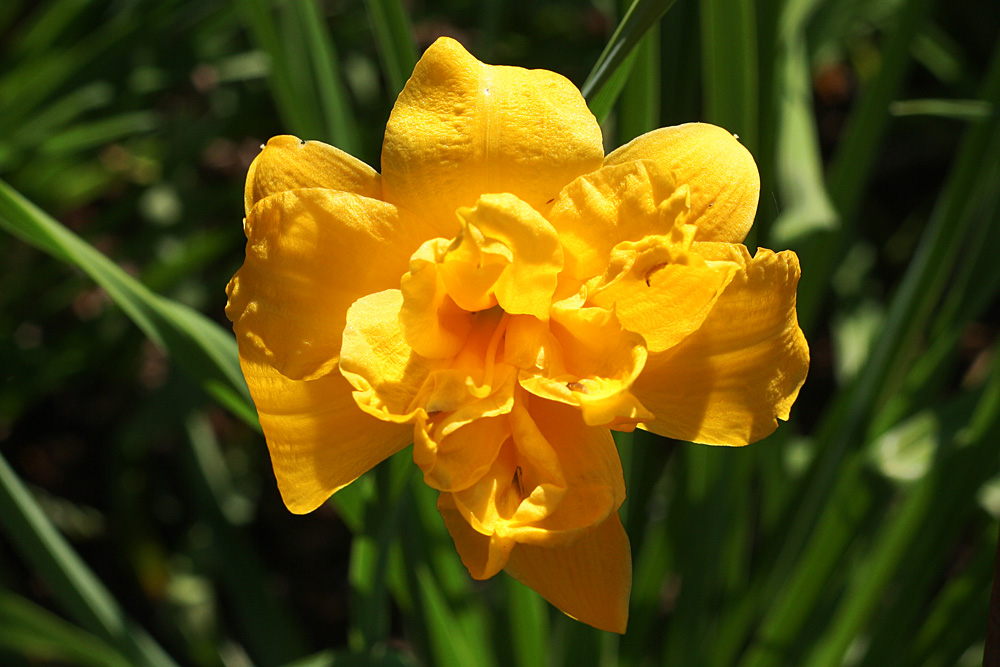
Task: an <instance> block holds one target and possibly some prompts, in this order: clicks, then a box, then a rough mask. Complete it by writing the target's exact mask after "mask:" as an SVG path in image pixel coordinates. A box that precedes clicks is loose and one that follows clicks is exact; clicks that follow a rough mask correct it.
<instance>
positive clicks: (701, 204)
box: [604, 123, 760, 243]
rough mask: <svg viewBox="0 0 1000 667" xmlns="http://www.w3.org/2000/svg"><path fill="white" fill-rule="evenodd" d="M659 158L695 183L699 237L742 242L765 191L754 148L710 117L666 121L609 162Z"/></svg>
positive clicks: (693, 203)
mask: <svg viewBox="0 0 1000 667" xmlns="http://www.w3.org/2000/svg"><path fill="white" fill-rule="evenodd" d="M633 160H654V161H656V162H657V163H658V164H660V165H661V166H663V167H666V168H667V169H670V170H671V171H673V172H674V175H675V176H676V177H677V182H678V183H686V184H687V185H688V187H690V188H691V220H692V221H694V222H695V223H696V224H697V225H698V230H699V231H698V235H697V236H696V239H697V240H698V241H726V242H729V243H740V242H742V241H743V239H745V238H746V236H747V232H749V231H750V226H751V225H752V224H753V218H754V215H755V214H756V213H757V200H758V199H759V197H760V175H759V174H758V173H757V164H756V163H755V162H754V160H753V156H751V155H750V152H749V151H748V150H747V149H746V148H744V147H743V145H742V144H741V143H740V142H739V141H738V140H737V139H736V137H734V136H733V135H732V134H730V133H729V132H727V131H726V130H724V129H722V128H721V127H717V126H715V125H708V124H706V123H687V124H685V125H677V126H675V127H664V128H660V129H658V130H653V131H652V132H648V133H646V134H644V135H642V136H640V137H636V138H635V139H633V140H632V141H630V142H629V143H627V144H625V145H624V146H622V147H621V148H619V149H617V150H615V151H613V152H612V153H611V154H609V155H608V157H607V158H605V160H604V164H606V165H613V164H624V163H627V162H631V161H633Z"/></svg>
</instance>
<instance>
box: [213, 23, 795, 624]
mask: <svg viewBox="0 0 1000 667" xmlns="http://www.w3.org/2000/svg"><path fill="white" fill-rule="evenodd" d="M759 188H760V185H759V179H758V175H757V168H756V165H755V164H754V161H753V158H752V157H751V156H750V154H749V153H748V152H747V151H746V150H745V149H744V148H743V147H742V146H741V145H740V144H739V142H738V141H737V140H736V139H735V138H734V137H733V136H732V135H730V134H729V133H727V132H726V131H724V130H722V129H720V128H717V127H714V126H711V125H704V124H697V123H695V124H689V125H682V126H679V127H672V128H664V129H660V130H656V131H654V132H650V133H649V134H646V135H644V136H642V137H639V138H638V139H635V140H634V141H632V142H631V143H629V144H628V145H626V146H623V147H622V148H619V149H618V150H616V151H614V152H612V153H611V154H610V155H607V156H605V155H604V151H603V146H602V139H601V131H600V128H599V127H598V125H597V122H596V121H595V119H594V117H593V115H592V114H591V113H590V112H589V111H588V109H587V106H586V104H585V103H584V101H583V98H582V97H581V96H580V93H579V92H578V91H577V90H576V88H574V87H573V85H572V84H571V83H570V82H569V81H567V80H566V79H564V78H563V77H561V76H559V75H558V74H554V73H552V72H547V71H543V70H524V69H520V68H515V67H493V66H489V65H484V64H482V63H480V62H479V61H477V60H476V59H475V58H473V57H472V56H471V55H469V54H468V53H467V52H466V51H465V50H464V49H463V48H462V47H461V46H460V45H459V44H458V43H457V42H455V41H453V40H450V39H446V38H442V39H439V40H438V41H437V42H435V43H434V44H433V45H432V46H431V47H430V48H429V49H428V50H427V52H426V53H425V54H424V56H423V58H421V60H420V62H419V63H418V64H417V66H416V69H415V70H414V72H413V76H412V77H411V78H410V80H409V82H408V83H407V84H406V87H405V88H404V89H403V92H402V93H401V94H400V96H399V99H398V100H397V102H396V105H395V107H394V108H393V111H392V115H391V117H390V118H389V123H388V126H387V128H386V133H385V143H384V145H383V149H382V173H381V175H380V174H378V173H376V172H375V171H374V170H373V169H371V168H370V167H368V166H367V165H365V164H363V163H361V162H359V161H358V160H356V159H354V158H352V157H351V156H349V155H347V154H345V153H343V152H341V151H339V150H337V149H336V148H333V147H331V146H327V145H324V144H321V143H317V142H312V141H310V142H303V141H299V140H298V139H295V138H293V137H287V136H285V137H276V138H274V139H272V140H271V141H269V142H268V144H267V146H266V147H265V148H264V150H263V151H262V152H261V153H260V155H259V156H258V157H257V159H256V160H255V161H254V163H253V164H252V165H251V167H250V173H249V174H248V176H247V185H246V195H245V197H246V202H245V203H246V221H245V231H246V235H247V239H248V241H247V256H246V263H245V264H244V265H243V267H242V268H241V269H240V270H239V272H238V273H237V274H236V276H234V277H233V279H232V281H231V282H230V284H229V288H228V290H227V292H228V294H229V303H228V305H227V307H226V313H227V315H228V316H229V318H230V319H231V320H232V321H233V323H234V328H235V331H236V335H237V337H238V340H239V349H240V361H241V363H242V366H243V372H244V375H245V376H246V379H247V382H248V383H249V385H250V391H251V393H252V395H253V398H254V401H255V403H256V405H257V411H258V414H259V415H260V421H261V425H262V427H263V429H264V434H265V436H266V439H267V443H268V447H269V449H270V453H271V460H272V462H273V465H274V472H275V475H276V477H277V480H278V487H279V489H280V490H281V494H282V497H283V498H284V501H285V503H286V505H287V506H288V508H289V509H290V510H291V511H292V512H296V513H305V512H310V511H312V510H313V509H315V508H316V507H318V506H319V505H320V504H322V503H323V502H324V501H325V500H326V499H327V498H328V497H329V496H330V495H331V494H333V493H334V492H336V491H337V490H338V489H340V488H342V487H344V486H346V485H347V484H350V483H351V482H352V481H353V480H355V479H356V478H357V477H358V476H360V475H361V474H363V473H364V472H365V471H367V470H368V469H370V468H371V467H373V466H374V465H376V464H377V463H379V462H380V461H382V460H383V459H385V458H386V457H388V456H391V455H392V454H394V453H396V452H397V451H399V450H401V449H402V448H404V447H405V446H407V445H409V444H410V443H411V442H412V443H413V459H414V461H415V462H416V464H417V465H418V466H419V467H420V469H421V471H422V472H423V476H424V480H425V482H426V483H427V484H429V485H430V486H431V487H433V488H434V489H437V490H438V491H439V492H440V495H439V501H438V508H439V510H440V512H441V515H442V516H443V517H444V521H445V524H446V525H447V527H448V530H449V532H450V533H451V535H452V537H453V539H454V541H455V546H456V548H457V549H458V552H459V554H460V555H461V558H462V561H463V562H464V563H465V565H466V567H467V568H468V569H469V572H470V573H471V575H472V576H473V577H475V578H476V579H485V578H487V577H491V576H493V575H494V574H496V573H497V572H499V571H500V570H501V569H504V570H506V571H507V572H508V573H509V574H511V575H512V576H514V577H516V578H517V579H519V580H520V581H522V582H524V583H525V584H527V585H528V586H530V587H532V588H534V589H535V590H536V591H538V592H539V593H540V594H541V595H543V596H544V597H545V598H546V599H548V600H549V601H550V602H552V603H553V604H554V605H556V606H557V607H559V608H560V609H561V610H563V611H564V612H565V613H567V614H569V615H571V616H573V617H575V618H577V619H579V620H581V621H583V622H586V623H589V624H591V625H594V626H596V627H598V628H602V629H605V630H611V631H615V632H624V630H625V625H626V621H627V615H628V597H629V589H630V586H631V563H630V555H629V544H628V538H627V537H626V535H625V532H624V530H623V529H622V525H621V522H620V520H619V518H618V511H617V510H618V508H619V506H620V505H621V503H622V501H623V500H624V498H625V488H624V482H623V478H622V470H621V463H620V462H619V458H618V454H617V450H616V449H615V444H614V441H613V440H612V438H611V432H610V429H618V430H626V431H627V430H631V429H633V428H634V427H636V426H639V427H640V428H644V429H648V430H650V431H653V432H654V433H659V434H661V435H664V436H667V437H671V438H679V439H682V440H690V441H694V442H701V443H708V444H719V445H745V444H747V443H749V442H753V441H755V440H759V439H760V438H763V437H764V436H766V435H768V434H769V433H771V432H772V431H773V430H774V429H775V428H776V426H777V422H776V418H780V419H787V417H788V411H789V409H790V407H791V405H792V403H793V402H794V400H795V397H796V396H797V394H798V391H799V387H800V386H801V385H802V383H803V381H804V380H805V375H806V370H807V367H808V348H807V346H806V342H805V339H804V338H803V336H802V332H801V331H800V329H799V327H798V324H797V322H796V316H795V287H796V284H797V282H798V277H799V266H798V259H797V258H796V256H795V254H794V253H792V252H781V253H773V252H771V251H769V250H763V249H762V250H760V251H758V252H757V254H756V255H755V256H753V257H751V256H750V254H749V253H748V252H747V250H746V248H745V247H744V246H742V245H739V244H740V243H741V242H742V240H743V239H744V237H745V236H746V234H747V231H748V230H749V228H750V225H751V223H752V221H753V216H754V213H755V212H756V207H757V198H758V193H759Z"/></svg>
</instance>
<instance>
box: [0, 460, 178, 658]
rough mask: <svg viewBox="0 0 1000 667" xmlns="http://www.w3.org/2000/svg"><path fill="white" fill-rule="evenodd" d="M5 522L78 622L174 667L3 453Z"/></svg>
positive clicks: (131, 653)
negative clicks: (78, 550)
mask: <svg viewBox="0 0 1000 667" xmlns="http://www.w3.org/2000/svg"><path fill="white" fill-rule="evenodd" d="M0 524H2V525H3V529H4V533H5V534H6V535H7V536H8V537H9V538H10V540H11V542H12V543H13V544H14V545H15V546H16V547H17V549H18V551H19V552H20V554H21V557H22V558H23V559H24V561H25V562H26V563H30V564H31V565H32V566H33V567H34V568H35V569H37V571H38V573H39V574H40V575H41V576H42V578H43V579H44V581H45V583H46V584H47V585H48V586H49V588H50V589H51V590H52V592H53V594H54V595H55V596H56V598H57V599H58V600H59V602H60V604H62V606H63V608H64V609H66V611H67V613H68V614H69V615H70V616H71V617H73V618H74V619H76V621H77V622H78V623H79V624H80V625H81V626H83V627H84V628H86V629H87V630H89V631H91V632H93V633H94V634H96V635H97V636H99V637H102V638H104V639H105V640H107V641H108V642H110V643H111V644H112V645H113V646H116V647H117V648H118V649H119V650H121V651H122V653H123V654H124V655H126V656H127V657H129V658H130V659H131V660H132V661H134V662H135V663H136V664H143V665H151V666H163V667H168V666H173V665H175V663H174V661H173V660H172V659H171V658H170V657H169V656H168V655H167V654H166V653H165V652H164V651H163V649H162V648H160V646H159V645H158V644H157V643H156V642H155V641H153V639H152V638H151V637H150V636H149V635H147V634H146V632H145V631H144V630H142V629H141V628H139V627H138V626H136V625H135V624H134V623H133V622H132V621H131V620H129V619H128V618H127V617H126V616H125V614H124V612H123V611H122V609H121V607H119V606H118V602H117V601H116V600H115V599H114V598H113V597H112V596H111V594H110V593H109V592H108V590H107V589H106V588H104V585H103V584H102V583H101V582H100V581H99V580H98V579H97V577H96V576H95V575H94V573H93V572H92V571H91V570H90V568H88V567H87V565H86V564H85V563H84V562H83V561H82V560H81V559H80V557H79V556H78V555H77V554H76V552H75V551H73V549H72V547H70V545H69V544H68V543H67V542H66V540H65V539H64V538H63V536H62V535H60V534H59V532H58V531H57V530H56V528H55V526H53V525H52V523H51V522H50V521H49V519H48V517H46V516H45V513H44V512H43V511H42V509H41V508H40V507H39V506H38V503H36V502H35V499H34V498H32V496H31V494H30V493H29V492H28V490H27V489H26V488H25V487H24V484H23V483H22V482H21V480H20V479H19V478H18V477H17V475H16V474H15V473H14V471H13V470H12V469H11V467H10V466H9V465H8V463H7V460H6V459H5V458H4V457H3V455H0Z"/></svg>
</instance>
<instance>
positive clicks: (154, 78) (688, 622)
mask: <svg viewBox="0 0 1000 667" xmlns="http://www.w3.org/2000/svg"><path fill="white" fill-rule="evenodd" d="M993 5H994V0H960V1H957V2H954V3H950V4H947V5H945V3H934V2H932V1H931V0H700V1H696V0H678V1H677V2H676V3H671V2H669V1H663V0H638V2H636V3H635V6H634V7H633V3H632V2H623V3H620V4H619V5H616V4H615V3H614V2H612V1H611V0H605V1H603V2H599V1H597V0H594V1H593V2H586V1H583V0H579V1H573V0H536V1H535V2H531V3H518V4H512V3H505V2H501V0H487V1H485V2H463V1H460V0H423V1H417V0H414V1H413V2H407V3H401V2H400V1H399V0H365V1H364V2H360V1H351V0H329V1H319V0H240V1H239V2H222V1H221V0H201V1H200V2H192V1H190V0H159V1H157V2H153V1H152V0H45V1H44V2H28V1H27V0H7V1H6V2H4V3H0V179H2V181H3V182H0V185H3V188H2V192H0V199H2V202H0V227H3V229H5V230H6V231H7V232H10V233H11V235H8V234H7V233H6V232H4V233H0V453H2V458H0V482H2V484H0V488H2V489H3V491H4V493H3V495H0V529H2V532H0V538H2V539H0V662H2V663H3V664H12V665H21V664H39V663H40V662H41V663H42V664H80V665H121V664H143V663H148V664H171V663H172V662H176V663H178V664H196V665H248V664H257V665H282V664H295V665H299V666H301V667H306V666H317V667H318V666H323V665H331V664H337V665H339V664H349V665H350V664H359V665H360V664H383V665H415V664H444V665H449V664H454V665H470V664H483V665H499V664H506V663H514V664H518V665H549V664H565V665H588V664H600V665H614V664H622V665H653V664H677V665H735V664H739V665H788V664H795V665H836V664H851V665H864V666H872V667H874V666H881V665H887V664H892V665H951V664H978V662H979V661H980V660H981V656H982V651H983V641H984V637H985V634H986V618H987V609H988V597H989V589H990V582H991V580H992V576H993V555H994V551H995V547H996V535H997V531H998V516H1000V446H998V444H997V443H1000V437H998V436H1000V364H997V363H995V352H996V344H997V332H998V325H1000V322H998V320H997V316H996V308H995V307H996V305H997V296H998V293H1000V269H998V267H997V266H996V262H995V260H994V258H993V253H992V250H993V249H994V248H996V247H998V246H1000V224H998V222H1000V216H998V210H997V205H998V197H1000V161H998V160H997V158H996V156H997V155H1000V114H998V111H997V109H998V106H997V105H998V104H1000V51H998V34H1000V25H998V24H997V21H996V19H995V18H990V17H993V16H994V15H995V11H992V10H995V7H994V6H993ZM630 9H631V13H630V11H629V10H630ZM668 9H669V11H667V10H668ZM663 12H666V13H665V14H664V13H663ZM660 16H662V18H659V17H660ZM623 17H631V18H627V19H626V20H624V21H622V23H621V27H620V29H618V30H616V26H618V25H619V21H620V20H621V19H622V18H623ZM441 34H448V35H452V36H455V37H457V38H458V39H460V40H461V41H462V42H463V43H465V44H466V45H467V46H468V47H469V48H470V50H471V51H472V52H473V53H474V54H475V55H476V56H477V57H479V58H480V59H481V60H483V61H485V62H493V63H503V64H514V65H522V66H526V67H541V68H546V69H551V70H554V71H557V72H560V73H562V74H564V75H566V76H568V77H569V78H570V79H572V80H573V81H574V82H575V83H577V84H578V85H581V86H583V87H584V90H585V91H586V92H587V93H588V101H589V103H590V104H591V107H592V109H594V111H595V113H597V115H598V116H599V117H600V118H601V119H602V120H603V122H604V128H605V136H606V137H607V143H608V145H609V147H614V146H617V145H619V144H621V143H623V142H624V141H627V140H628V139H630V138H632V137H634V136H637V135H638V134H640V133H642V132H645V131H647V130H649V129H652V128H653V127H657V126H661V125H669V124H675V123H682V122H687V121H692V120H706V121H711V122H715V123H718V124H721V125H723V126H725V127H726V128H727V129H730V130H732V131H734V132H736V133H738V134H739V135H740V137H741V140H742V141H743V142H744V143H745V144H746V145H747V146H748V147H750V148H751V150H752V152H753V153H754V155H755V157H756V158H757V161H758V164H759V167H760V170H761V177H762V184H763V188H762V195H761V202H760V208H759V212H758V220H757V223H756V225H755V230H754V232H753V236H752V237H751V239H749V241H751V242H753V243H755V244H758V245H760V246H765V247H772V248H774V249H783V248H786V247H787V248H792V249H794V250H796V251H797V252H798V253H799V256H800V259H801V262H802V266H803V279H802V283H801V286H800V294H799V313H800V320H801V323H802V326H803V328H804V329H805V330H806V333H807V336H808V338H809V341H810V345H811V349H812V358H813V360H812V366H811V369H810V377H809V380H808V381H807V384H806V386H805V387H804V389H803V391H802V395H801V397H800V399H799V402H798V403H797V404H796V407H795V409H794V410H793V420H792V422H790V423H789V424H785V425H783V426H782V427H781V428H780V429H779V430H778V432H777V433H776V434H775V435H774V436H772V437H771V438H769V439H768V440H767V441H765V442H761V443H759V444H756V445H753V446H751V447H748V448H745V449H742V450H728V449H713V448H707V447H703V446H696V445H688V444H683V443H672V442H667V441H663V440H660V439H658V438H656V437H653V436H649V435H647V434H636V435H635V436H634V437H633V436H626V437H622V438H620V441H619V444H620V449H621V454H622V458H623V463H624V466H625V471H626V477H627V482H628V489H629V498H628V500H627V501H626V505H625V506H624V507H623V509H622V516H623V519H624V520H625V523H626V526H627V528H628V532H629V535H630V537H631V540H632V548H633V557H634V566H635V582H634V587H633V592H632V609H631V620H630V626H629V632H628V634H626V635H624V636H623V637H621V638H618V637H612V636H609V635H605V634H603V633H600V632H598V631H595V630H592V629H591V628H588V627H584V626H582V625H580V624H578V623H575V622H574V621H572V620H570V619H567V618H565V617H563V616H562V615H561V614H558V613H557V612H554V611H553V610H552V609H550V608H549V607H548V605H546V604H545V603H544V602H542V601H541V600H540V599H539V598H538V597H537V596H536V595H535V594H534V593H533V592H531V591H528V590H527V589H524V588H523V587H521V586H520V585H519V584H516V583H513V582H511V581H509V580H507V579H505V578H504V577H503V576H500V577H497V578H495V579H494V580H492V581H490V582H488V583H486V584H478V583H474V582H472V581H471V580H470V579H469V577H468V575H467V573H466V572H465V570H464V568H463V567H462V565H461V563H460V562H459V561H458V559H457V556H456V554H455V552H454V549H453V547H452V545H451V543H450V538H449V537H448V535H447V532H446V531H445V530H444V527H443V525H442V523H441V520H440V518H439V516H438V515H437V512H436V510H435V509H434V497H433V496H434V494H433V492H431V491H430V490H429V489H427V488H426V487H424V486H423V485H422V484H421V483H419V480H418V479H414V478H413V477H414V476H413V474H412V473H413V469H414V468H413V466H412V464H411V463H410V462H409V461H408V452H402V453H401V454H400V455H398V456H397V457H394V459H392V460H391V461H389V462H386V463H385V464H383V465H382V466H381V467H380V468H379V469H378V470H377V471H375V472H374V473H372V474H369V475H367V476H366V477H365V478H363V479H361V480H359V481H358V482H357V483H355V484H354V485H352V486H351V487H349V489H347V490H345V491H344V492H342V493H340V494H338V495H337V496H336V497H335V499H334V503H332V504H328V505H327V506H326V507H324V508H322V509H321V510H319V511H317V512H315V513H314V514H312V515H310V516H307V517H295V516H292V515H290V514H288V513H287V512H286V511H285V510H284V507H283V505H282V504H281V501H280V499H279V498H278V495H277V492H276V489H275V485H274V480H273V476H272V474H271V472H270V468H269V462H268V461H267V455H266V450H265V448H264V444H263V441H262V438H261V436H260V435H259V433H258V432H257V431H256V430H255V428H254V423H253V417H252V415H249V416H248V413H247V412H246V410H245V398H244V396H245V394H242V393H241V392H242V391H243V388H242V387H241V386H240V383H239V379H238V377H235V378H234V376H233V375H232V373H231V372H229V371H227V369H231V368H232V366H231V364H232V356H231V355H232V350H233V348H234V344H233V341H232V340H231V337H226V336H224V335H223V334H222V333H221V332H222V331H224V330H225V329H228V324H227V323H226V322H225V320H224V316H223V312H222V311H223V306H224V303H225V301H224V300H225V295H224V292H223V287H224V285H225V284H226V282H227V280H228V279H229V277H230V276H231V275H232V274H233V272H234V271H235V270H236V269H237V268H238V266H239V265H240V263H241V262H242V255H243V245H244V237H243V234H242V229H241V227H240V218H241V215H242V211H241V207H242V185H243V177H244V174H245V171H246V167H247V166H248V164H249V162H250V160H252V158H253V157H254V155H255V154H256V152H257V150H258V147H259V145H260V144H261V143H262V142H263V141H264V140H266V139H267V138H268V137H269V136H272V135H275V134H282V133H294V134H298V135H300V136H303V137H308V138H313V139H321V140H325V141H329V142H332V143H335V144H336V145H338V146H340V147H342V148H344V149H346V150H349V151H350V152H352V153H354V154H355V155H357V156H359V157H361V158H362V159H364V160H366V161H367V162H369V163H370V164H373V165H376V166H377V165H378V155H379V149H380V143H381V136H382V131H383V129H384V126H385V120H386V119H387V117H388V114H389V110H390V109H391V105H392V102H393V100H394V98H395V95H396V93H397V92H398V90H399V88H400V87H401V86H402V83H403V82H404V81H405V77H406V76H407V75H408V72H409V70H410V68H411V67H412V64H413V62H414V59H415V57H416V55H417V54H418V53H419V52H420V51H421V50H422V49H423V48H424V47H426V46H427V45H428V44H429V43H430V42H431V41H432V40H433V39H434V38H435V37H436V36H438V35H441ZM602 54H604V55H603V56H602ZM4 182H5V183H6V184H9V186H8V185H4ZM17 193H20V195H23V197H24V198H26V199H22V198H21V197H20V196H19V195H17ZM29 200H30V202H34V204H35V205H37V206H38V207H39V209H35V208H33V207H32V206H31V205H30V204H29V203H28V201H29ZM42 211H45V212H47V213H48V215H51V216H52V217H54V218H55V219H56V220H58V222H59V223H61V224H55V223H54V221H53V220H52V219H51V218H49V217H48V216H47V215H46V214H45V213H42ZM67 230H68V231H67ZM69 232H72V233H69ZM80 239H83V241H85V243H82V242H81V241H80ZM94 248H96V249H97V250H98V251H99V252H100V253H102V254H103V256H106V257H107V258H109V259H110V260H111V261H105V260H104V258H103V257H102V256H101V255H100V254H98V253H94V252H93V249H94ZM46 253H48V254H46ZM58 260H62V261H58ZM116 265H117V266H116ZM95 281H96V283H95ZM154 295H160V296H154ZM161 297H163V298H161ZM116 304H117V305H116ZM130 304H131V305H130ZM119 306H120V307H119ZM198 313H201V314H202V315H203V316H204V317H203V316H200V315H198ZM130 318H131V321H130ZM132 321H134V322H135V323H136V324H138V325H139V326H138V327H136V326H133V324H132ZM213 321H214V322H215V323H216V324H218V325H219V326H215V325H214V324H213ZM151 341H152V342H151ZM168 355H169V356H168ZM227 355H228V356H227ZM213 396H214V397H215V398H216V399H218V398H220V397H222V398H223V399H224V400H223V403H222V404H220V403H218V402H216V401H214V400H213V399H212V397H213ZM241 406H242V407H241ZM226 408H228V410H227V409H226ZM240 415H242V417H243V418H242V419H241V417H240ZM8 461H9V462H10V465H9V466H8V465H7V463H6V462H8ZM25 485H26V486H25ZM54 528H55V529H54ZM56 529H57V530H56Z"/></svg>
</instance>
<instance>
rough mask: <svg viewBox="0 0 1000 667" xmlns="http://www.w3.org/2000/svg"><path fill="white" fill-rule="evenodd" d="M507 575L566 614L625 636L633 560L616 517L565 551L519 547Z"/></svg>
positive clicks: (622, 529) (615, 515)
mask: <svg viewBox="0 0 1000 667" xmlns="http://www.w3.org/2000/svg"><path fill="white" fill-rule="evenodd" d="M504 569H505V570H506V571H507V573H508V574H509V575H511V576H512V577H514V578H515V579H517V580H518V581H520V582H521V583H523V584H524V585H526V586H528V587H530V588H532V589H534V590H535V591H536V592H537V593H538V594H539V595H541V596H542V597H543V598H545V599H546V600H548V601H549V602H550V603H552V604H553V605H555V606H556V607H558V608H559V609H560V610H561V611H562V612H563V613H565V614H567V615H569V616H572V617H573V618H575V619H577V620H579V621H582V622H584V623H587V624H589V625H592V626H594V627H595V628H598V629H600V630H607V631H608V632H617V633H620V634H624V632H625V628H626V626H627V625H628V600H629V592H630V590H631V588H632V554H631V549H630V548H629V543H628V536H627V535H626V534H625V529H624V528H623V527H622V522H621V519H619V518H618V513H617V512H615V513H612V514H611V516H609V517H608V518H607V520H605V521H604V522H603V523H601V524H600V525H599V526H597V527H595V528H594V529H593V530H592V531H590V532H589V533H587V534H586V535H585V536H584V537H583V538H582V539H580V540H578V541H577V542H573V543H572V544H569V545H566V546H560V547H541V546H534V545H531V544H518V545H517V546H515V547H514V549H513V551H511V553H510V555H509V556H508V560H507V565H506V567H505V568H504Z"/></svg>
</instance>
